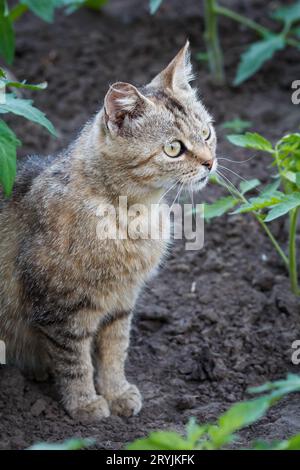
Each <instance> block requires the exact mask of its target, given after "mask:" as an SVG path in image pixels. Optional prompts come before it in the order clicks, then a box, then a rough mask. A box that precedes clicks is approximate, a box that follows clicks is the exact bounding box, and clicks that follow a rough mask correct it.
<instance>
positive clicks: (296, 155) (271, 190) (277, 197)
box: [205, 132, 300, 295]
mask: <svg viewBox="0 0 300 470" xmlns="http://www.w3.org/2000/svg"><path fill="white" fill-rule="evenodd" d="M228 139H229V141H230V142H231V143H232V144H234V145H237V146H239V147H244V148H248V149H253V150H258V151H263V152H266V153H268V154H269V155H270V156H271V157H272V165H273V166H275V167H276V169H277V173H276V174H275V175H274V177H273V181H272V182H271V183H270V184H269V185H268V186H267V187H265V188H264V189H263V190H262V191H261V192H260V194H259V195H258V196H255V197H250V198H249V199H248V198H247V193H248V192H249V191H251V190H253V189H254V188H257V187H258V186H259V185H260V184H261V183H260V181H259V180H257V179H254V180H251V181H247V182H242V183H241V184H240V189H237V188H235V187H234V186H232V185H228V184H227V183H226V182H224V180H221V179H218V183H219V184H220V185H222V186H224V187H226V188H227V189H229V190H230V192H231V194H232V196H228V197H226V198H221V199H219V200H218V201H216V202H214V203H213V204H207V205H206V206H205V218H206V219H207V220H208V219H211V218H213V217H217V216H220V215H223V214H225V213H226V212H228V211H229V210H231V209H233V208H235V210H234V211H233V212H231V213H232V214H245V213H248V212H250V213H252V214H253V215H254V217H255V218H256V219H257V220H258V222H259V223H260V225H261V227H262V228H263V229H264V231H265V232H266V234H267V235H268V237H269V239H270V241H271V242H272V244H273V246H274V248H275V250H276V251H277V253H278V254H279V256H280V257H281V259H282V261H283V263H284V264H285V266H286V267H287V269H288V271H289V276H290V281H291V289H292V292H293V293H294V294H296V295H300V290H299V286H298V273H297V250H296V231H297V220H298V215H299V208H300V134H298V133H295V134H289V135H286V136H284V137H283V138H282V139H280V140H279V141H278V142H277V143H276V145H275V147H273V146H272V144H271V142H269V141H268V140H267V139H265V138H264V137H263V136H261V135H259V134H257V133H251V132H247V133H246V134H244V135H238V134H236V135H229V136H228ZM280 189H281V190H280ZM236 206H238V207H237V208H236ZM285 215H288V216H289V248H288V254H286V253H285V252H284V250H283V248H282V247H281V246H280V244H279V242H278V241H277V240H276V238H275V237H274V235H273V234H272V232H271V230H270V228H269V226H268V223H269V222H271V221H273V220H275V219H278V218H279V217H282V216H285Z"/></svg>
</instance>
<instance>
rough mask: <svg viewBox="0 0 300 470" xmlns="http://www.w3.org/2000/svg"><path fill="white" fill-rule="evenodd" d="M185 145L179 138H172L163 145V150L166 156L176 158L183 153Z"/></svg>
mask: <svg viewBox="0 0 300 470" xmlns="http://www.w3.org/2000/svg"><path fill="white" fill-rule="evenodd" d="M184 151H185V147H184V145H183V143H182V142H180V140H173V142H170V143H168V144H166V145H165V146H164V152H165V154H166V155H168V157H172V158H176V157H179V156H180V155H182V154H183V152H184Z"/></svg>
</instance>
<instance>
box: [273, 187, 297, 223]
mask: <svg viewBox="0 0 300 470" xmlns="http://www.w3.org/2000/svg"><path fill="white" fill-rule="evenodd" d="M299 206H300V193H292V194H289V195H288V196H286V197H285V198H284V199H283V201H282V202H280V203H279V204H276V206H275V207H273V209H271V210H270V212H269V214H268V215H267V217H266V218H265V219H264V220H265V222H271V220H274V219H278V217H281V216H282V215H285V214H287V213H288V212H290V211H291V210H292V209H295V208H296V207H299Z"/></svg>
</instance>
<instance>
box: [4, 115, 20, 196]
mask: <svg viewBox="0 0 300 470" xmlns="http://www.w3.org/2000/svg"><path fill="white" fill-rule="evenodd" d="M19 145H21V142H20V141H19V140H18V139H17V137H16V136H15V134H14V132H13V131H12V130H11V129H10V128H9V127H8V126H7V125H6V124H5V122H4V121H2V120H0V183H1V185H2V186H3V189H4V194H5V195H6V196H9V195H10V194H11V191H12V188H13V184H14V181H15V177H16V161H17V147H18V146H19Z"/></svg>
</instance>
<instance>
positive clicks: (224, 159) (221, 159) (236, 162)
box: [218, 155, 257, 165]
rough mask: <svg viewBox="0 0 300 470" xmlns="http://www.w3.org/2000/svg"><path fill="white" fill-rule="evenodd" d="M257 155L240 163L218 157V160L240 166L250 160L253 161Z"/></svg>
mask: <svg viewBox="0 0 300 470" xmlns="http://www.w3.org/2000/svg"><path fill="white" fill-rule="evenodd" d="M256 157H257V155H253V156H252V157H250V158H247V159H246V160H243V161H242V162H238V161H236V160H231V159H230V158H225V157H218V160H226V161H227V162H230V163H235V164H237V165H242V164H243V163H247V162H250V161H251V160H254V158H256Z"/></svg>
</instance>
